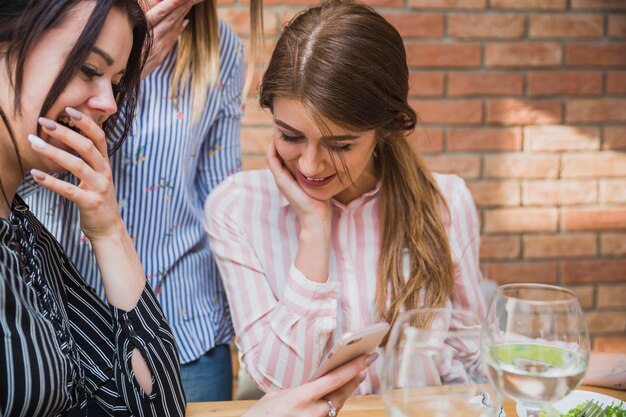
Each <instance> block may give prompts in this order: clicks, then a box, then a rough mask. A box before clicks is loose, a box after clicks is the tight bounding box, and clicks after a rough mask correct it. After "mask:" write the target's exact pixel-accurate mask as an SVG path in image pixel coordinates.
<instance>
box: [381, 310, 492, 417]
mask: <svg viewBox="0 0 626 417" xmlns="http://www.w3.org/2000/svg"><path fill="white" fill-rule="evenodd" d="M481 324H482V322H481V320H479V319H478V317H476V315H474V314H472V313H470V312H466V311H460V310H454V309H446V308H420V309H416V310H410V311H407V312H405V313H402V314H400V315H399V316H398V318H397V319H396V321H395V323H394V325H393V326H392V329H391V332H390V335H389V340H388V341H387V344H386V346H385V355H384V363H383V376H382V384H381V386H382V399H383V403H384V405H385V409H386V411H387V414H388V415H389V416H390V417H449V416H464V417H493V416H497V415H498V413H499V411H500V405H501V394H500V393H499V392H498V391H497V390H496V389H495V387H493V386H492V385H491V384H489V380H488V378H487V375H486V372H485V369H484V367H483V365H482V363H481V355H480V354H481V350H480V348H481V344H480V337H481Z"/></svg>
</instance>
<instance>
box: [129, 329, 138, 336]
mask: <svg viewBox="0 0 626 417" xmlns="http://www.w3.org/2000/svg"><path fill="white" fill-rule="evenodd" d="M128 335H129V336H130V337H135V336H137V332H136V331H134V330H131V331H130V332H128Z"/></svg>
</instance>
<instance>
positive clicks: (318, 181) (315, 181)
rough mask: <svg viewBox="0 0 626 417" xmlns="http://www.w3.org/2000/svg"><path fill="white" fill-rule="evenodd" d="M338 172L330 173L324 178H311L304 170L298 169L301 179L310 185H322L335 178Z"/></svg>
mask: <svg viewBox="0 0 626 417" xmlns="http://www.w3.org/2000/svg"><path fill="white" fill-rule="evenodd" d="M336 175H337V174H333V175H329V176H328V177H322V178H311V177H307V176H306V175H304V174H303V173H302V172H300V171H298V176H299V177H300V181H302V182H303V183H304V184H305V185H307V186H309V187H321V186H324V185H326V184H328V183H329V182H331V181H332V180H333V178H335V176H336Z"/></svg>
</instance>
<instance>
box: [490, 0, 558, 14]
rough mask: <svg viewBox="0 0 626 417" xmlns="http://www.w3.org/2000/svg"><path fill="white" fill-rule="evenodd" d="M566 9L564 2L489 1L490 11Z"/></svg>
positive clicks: (546, 0) (533, 0) (543, 0)
mask: <svg viewBox="0 0 626 417" xmlns="http://www.w3.org/2000/svg"><path fill="white" fill-rule="evenodd" d="M566 7H567V1H566V0H491V8H492V9H521V10H524V11H526V10H528V9H540V10H559V9H565V8H566Z"/></svg>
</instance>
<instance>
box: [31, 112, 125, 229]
mask: <svg viewBox="0 0 626 417" xmlns="http://www.w3.org/2000/svg"><path fill="white" fill-rule="evenodd" d="M66 113H67V114H68V115H69V116H70V118H71V120H72V122H73V124H74V125H75V126H76V129H78V130H79V131H80V133H79V132H77V131H75V130H73V129H70V128H69V127H67V126H64V125H62V124H60V123H57V122H55V121H52V120H49V119H46V118H43V117H42V118H40V119H39V124H40V125H41V126H42V127H43V128H44V131H45V132H46V133H47V134H48V135H50V137H52V138H54V139H56V140H57V141H59V142H61V143H63V144H64V145H65V146H66V147H67V148H66V149H65V150H64V149H60V148H57V147H55V146H53V145H51V144H50V143H47V142H44V141H43V140H42V139H40V138H38V137H37V136H34V135H30V136H29V140H30V141H31V143H32V147H33V149H34V150H35V151H37V152H38V153H39V154H41V155H43V156H45V157H47V158H48V159H50V160H51V161H53V162H54V163H56V164H57V165H59V166H61V167H62V168H64V169H65V170H67V171H69V172H71V173H72V174H74V175H75V176H76V178H78V179H79V180H80V183H79V184H78V185H74V184H71V183H69V182H66V181H63V180H60V179H58V178H55V177H53V176H51V175H48V174H46V173H44V172H41V171H39V170H33V171H32V175H33V178H34V179H35V180H36V181H37V182H38V183H40V184H41V185H43V186H44V187H46V188H48V189H49V190H51V191H54V192H55V193H57V194H59V195H61V196H63V197H65V198H67V199H68V200H71V201H72V202H74V203H75V204H76V205H77V206H78V208H79V210H80V223H81V227H82V229H83V232H84V233H85V235H86V236H87V237H88V238H89V239H90V240H95V239H99V238H102V237H106V236H110V235H111V234H113V233H118V232H119V227H120V225H121V224H122V220H121V217H120V215H119V209H118V205H117V200H116V197H115V189H114V186H113V177H112V174H111V166H110V164H109V157H108V154H107V146H106V141H105V135H104V132H103V130H102V129H101V128H100V126H98V124H96V122H94V121H93V120H92V119H91V118H89V117H86V116H85V115H83V114H82V113H80V112H79V111H77V110H75V109H72V108H67V109H66Z"/></svg>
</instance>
